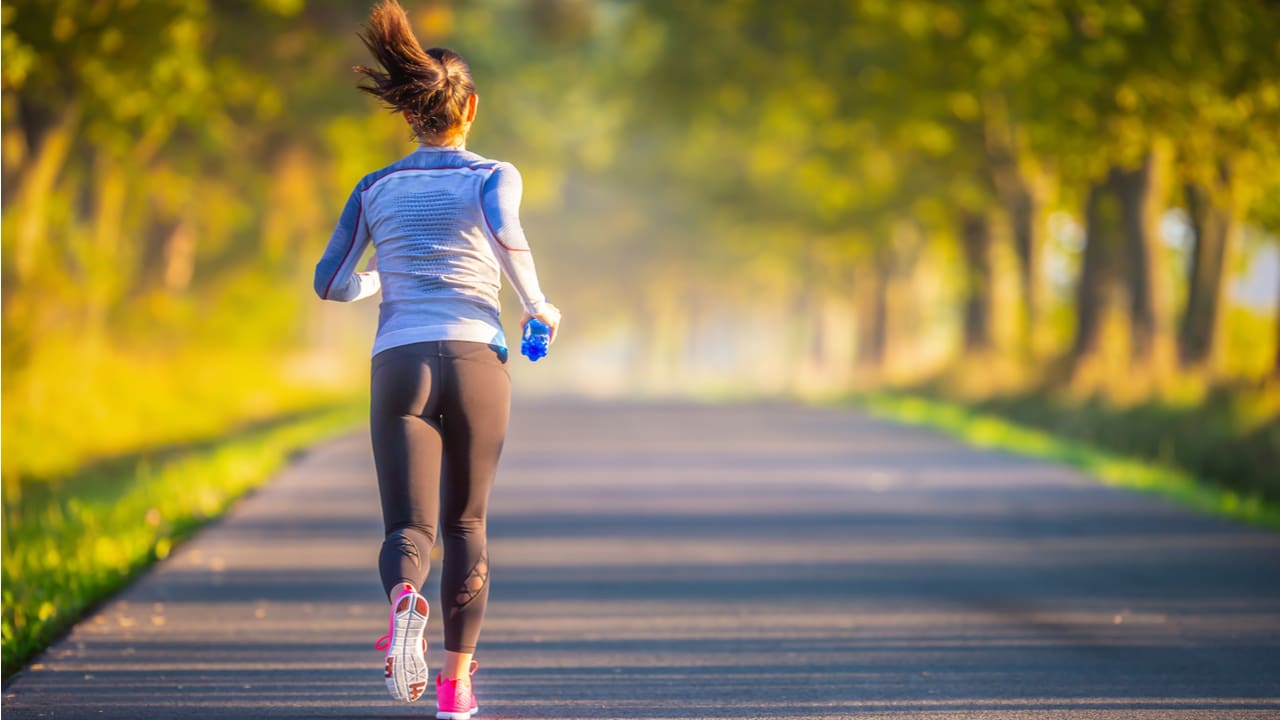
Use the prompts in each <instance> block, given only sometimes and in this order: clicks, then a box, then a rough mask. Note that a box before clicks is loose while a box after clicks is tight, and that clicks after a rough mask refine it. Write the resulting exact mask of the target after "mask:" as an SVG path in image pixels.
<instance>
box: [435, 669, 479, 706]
mask: <svg viewBox="0 0 1280 720" xmlns="http://www.w3.org/2000/svg"><path fill="white" fill-rule="evenodd" d="M479 667H480V663H478V662H476V661H475V660H472V661H471V671H470V672H468V673H467V678H466V679H465V680H454V679H448V680H446V679H445V678H444V677H442V676H440V675H436V720H471V716H472V715H475V714H476V713H478V712H480V706H479V705H477V704H476V694H475V693H474V692H472V690H471V676H472V675H475V674H476V670H477V669H479Z"/></svg>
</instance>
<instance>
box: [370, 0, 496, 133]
mask: <svg viewBox="0 0 1280 720" xmlns="http://www.w3.org/2000/svg"><path fill="white" fill-rule="evenodd" d="M359 35H360V39H361V40H363V41H364V44H365V47H367V48H369V52H371V53H373V57H374V59H376V60H377V61H378V64H379V65H381V66H382V69H381V70H377V69H374V68H367V67H365V66H363V65H357V66H355V71H356V72H358V73H362V74H364V75H365V76H366V77H368V79H369V81H370V82H369V84H362V85H360V86H359V87H360V89H361V90H363V91H364V92H367V93H369V94H370V95H373V96H374V97H376V98H378V99H379V100H381V101H382V102H383V103H384V104H385V105H386V106H387V109H389V110H393V111H395V112H402V113H407V114H408V115H409V124H410V125H411V126H412V127H413V134H414V135H415V136H416V137H417V138H418V140H419V141H421V142H424V143H428V144H439V143H440V141H448V140H451V139H452V138H453V136H454V135H455V134H456V133H457V132H458V131H459V130H460V129H461V126H462V123H463V120H464V119H465V118H466V113H467V99H468V98H469V97H471V96H472V95H474V94H475V91H476V86H475V83H474V82H473V81H472V80H471V69H470V68H469V67H467V62H466V61H465V60H463V59H462V56H461V55H459V54H458V53H456V52H454V51H452V50H448V49H446V48H431V49H430V50H423V49H422V45H420V44H418V39H417V38H416V37H414V35H413V28H412V27H411V26H410V25H409V18H408V16H406V15H405V12H404V8H402V7H400V3H399V2H398V1H397V0H380V2H379V3H378V4H377V5H376V6H374V8H373V12H372V13H371V14H370V15H369V22H368V23H366V24H365V26H364V29H363V30H362V31H361V32H360V33H359Z"/></svg>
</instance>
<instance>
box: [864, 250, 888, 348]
mask: <svg viewBox="0 0 1280 720" xmlns="http://www.w3.org/2000/svg"><path fill="white" fill-rule="evenodd" d="M866 286H867V287H868V292H866V293H865V294H864V295H863V298H862V302H861V303H859V305H860V306H861V310H860V312H859V313H858V314H859V315H860V316H861V319H860V320H859V322H858V329H859V332H858V364H860V365H863V366H867V367H875V368H880V367H882V366H883V365H884V360H885V353H886V350H887V348H888V346H889V279H888V278H887V277H885V268H884V263H879V262H876V263H873V264H872V265H871V267H870V270H869V272H867V273H866Z"/></svg>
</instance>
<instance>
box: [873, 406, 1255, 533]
mask: <svg viewBox="0 0 1280 720" xmlns="http://www.w3.org/2000/svg"><path fill="white" fill-rule="evenodd" d="M852 402H853V404H855V405H857V406H859V407H862V408H864V409H865V410H867V411H868V412H869V413H871V414H872V415H875V416H877V417H881V418H885V419H889V420H894V421H897V422H902V423H906V424H908V425H916V426H921V427H928V428H932V429H935V430H940V431H942V432H944V433H947V434H949V435H952V436H954V437H957V438H960V439H961V440H964V441H966V442H968V443H970V444H973V445H976V446H978V447H985V448H993V449H998V450H1004V451H1008V452H1013V453H1017V454H1020V455H1027V456H1031V457H1038V458H1045V459H1048V460H1054V461H1057V462H1063V463H1066V464H1069V465H1073V466H1075V467H1078V468H1080V469H1082V470H1084V471H1086V472H1088V473H1089V474H1091V475H1093V476H1094V477H1097V478H1099V479H1100V480H1102V481H1103V482H1105V483H1106V484H1108V485H1113V486H1116V487H1124V488H1132V489H1135V490H1140V491H1143V492H1149V493H1155V494H1158V495H1161V496H1164V497H1168V498H1171V499H1173V500H1175V501H1176V502H1179V503H1182V504H1184V505H1186V506H1188V507H1192V508H1195V509H1197V510H1201V511H1204V512H1209V513H1213V514H1218V515H1224V516H1226V517H1230V518H1235V519H1238V520H1243V521H1246V522H1249V523H1253V524H1256V525H1260V526H1263V527H1268V528H1273V529H1280V502H1277V501H1276V500H1275V499H1273V497H1272V496H1270V495H1269V494H1267V493H1264V492H1263V491H1262V490H1258V489H1249V490H1242V489H1241V488H1242V487H1243V488H1253V487H1255V486H1256V483H1257V482H1262V480H1259V479H1258V478H1262V479H1263V480H1265V478H1266V477H1267V476H1268V475H1273V474H1280V473H1276V468H1277V467H1280V465H1277V464H1274V463H1271V462H1269V461H1268V459H1267V458H1268V457H1271V455H1270V452H1271V451H1274V450H1275V446H1274V433H1275V428H1274V425H1273V424H1267V425H1264V426H1263V427H1261V428H1259V430H1258V431H1257V432H1256V433H1252V434H1246V435H1245V436H1243V438H1244V439H1243V440H1241V442H1249V441H1250V438H1253V437H1255V436H1259V437H1261V438H1262V439H1261V440H1258V441H1256V442H1258V443H1260V444H1261V449H1259V448H1252V449H1251V450H1240V449H1239V448H1235V447H1231V446H1230V444H1229V443H1223V439H1222V437H1220V435H1221V433H1222V432H1223V431H1222V430H1221V429H1212V430H1210V429H1209V428H1211V427H1212V425H1213V424H1212V423H1209V422H1201V423H1200V424H1199V426H1200V427H1201V432H1202V434H1204V436H1205V439H1204V441H1202V442H1200V443H1196V444H1194V447H1195V448H1197V449H1198V450H1197V451H1198V452H1199V451H1201V450H1199V449H1201V448H1203V450H1202V452H1203V453H1204V455H1203V458H1204V462H1205V464H1206V466H1209V467H1217V466H1218V465H1221V466H1222V467H1225V468H1227V469H1228V470H1229V469H1232V468H1239V467H1242V465H1241V463H1239V462H1236V461H1235V460H1231V461H1229V462H1226V463H1225V464H1224V463H1218V464H1215V462H1216V461H1215V460H1214V458H1216V457H1218V456H1220V455H1222V454H1224V453H1231V452H1241V453H1244V454H1245V456H1246V458H1247V459H1250V460H1253V461H1255V462H1258V463H1262V464H1260V465H1258V466H1256V467H1253V466H1248V467H1249V468H1250V475H1249V476H1248V477H1247V478H1244V479H1243V480H1242V479H1238V478H1237V479H1236V480H1237V483H1238V484H1237V486H1235V487H1232V486H1229V485H1228V484H1227V482H1224V480H1228V481H1229V480H1231V478H1220V477H1214V478H1213V480H1212V481H1211V480H1207V479H1205V478H1204V477H1202V476H1200V475H1198V474H1196V473H1195V472H1192V471H1191V470H1189V469H1188V468H1186V467H1178V466H1177V465H1174V464H1171V463H1170V462H1169V458H1173V457H1180V456H1176V455H1174V454H1173V453H1172V451H1170V449H1169V448H1170V445H1169V444H1168V443H1167V442H1165V441H1162V440H1161V439H1160V438H1166V437H1167V435H1165V434H1162V433H1161V432H1160V430H1161V426H1151V425H1147V426H1143V429H1142V430H1141V431H1138V432H1132V431H1131V432H1128V433H1124V432H1119V430H1118V428H1120V427H1122V426H1123V425H1124V424H1125V423H1126V422H1129V423H1132V422H1133V418H1132V417H1130V416H1129V415H1128V412H1129V411H1124V410H1112V411H1110V412H1108V411H1105V410H1103V409H1101V408H1100V407H1097V406H1090V407H1088V408H1086V409H1084V410H1080V409H1072V408H1066V407H1059V406H1055V405H1054V404H1053V403H1052V402H1051V401H1049V400H1045V399H1043V398H1040V399H1035V398H1021V399H1019V400H1018V401H1017V402H1016V403H1014V402H1012V401H1004V402H1003V403H1001V402H989V403H987V404H986V405H985V406H977V407H969V406H966V405H963V404H960V403H957V402H951V401H947V400H941V399H933V398H928V397H923V396H920V395H914V394H904V393H893V392H883V393H869V394H865V395H859V396H856V397H855V398H853V399H852ZM986 408H996V409H1004V410H1005V411H1006V412H1012V411H1013V409H1017V411H1018V412H1022V413H1027V414H1032V413H1035V417H1036V419H1037V424H1043V425H1047V426H1049V427H1050V428H1057V431H1056V432H1055V431H1054V430H1051V429H1045V428H1044V427H1032V426H1030V425H1029V424H1024V423H1020V422H1017V421H1015V420H1011V419H1009V418H1008V417H1002V416H1001V413H998V412H996V411H994V410H992V409H986ZM1146 412H1148V413H1150V412H1151V411H1150V410H1149V409H1148V410H1147V411H1146ZM1105 415H1109V416H1110V417H1109V419H1104V418H1103V416H1105ZM1073 427H1079V428H1088V437H1089V438H1090V439H1091V440H1094V442H1086V441H1084V440H1080V439H1074V438H1072V437H1069V436H1068V437H1064V435H1067V434H1069V433H1071V432H1073V430H1071V429H1070V428H1073ZM1129 427H1130V428H1132V427H1134V426H1133V425H1132V424H1130V425H1129ZM1189 427H1190V430H1189V431H1188V432H1192V433H1194V430H1195V427H1196V425H1195V424H1194V423H1192V424H1191V425H1190V426H1189ZM1064 428H1065V429H1064ZM1108 428H1110V429H1112V430H1113V431H1115V432H1119V435H1118V436H1117V437H1115V438H1113V439H1112V440H1111V442H1114V443H1117V444H1122V445H1124V446H1125V447H1128V448H1131V450H1132V451H1133V452H1131V453H1126V454H1122V453H1119V452H1115V451H1113V450H1107V449H1103V448H1100V447H1099V446H1098V445H1099V443H1098V438H1101V437H1104V435H1105V433H1106V432H1107V430H1108ZM1142 438H1146V441H1145V444H1144V442H1143V441H1142V440H1141V439H1142ZM1214 442H1219V443H1223V444H1219V445H1217V446H1214V444H1213V443H1214ZM1251 447H1252V446H1251ZM1139 454H1140V455H1146V456H1147V457H1135V455H1139ZM1162 456H1163V459H1161V458H1162ZM1194 457H1200V456H1199V455H1196V456H1194ZM1255 473H1256V475H1257V478H1255V477H1254V474H1255ZM1272 481H1273V482H1274V481H1280V478H1272Z"/></svg>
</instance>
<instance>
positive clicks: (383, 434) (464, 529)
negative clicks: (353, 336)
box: [369, 340, 511, 653]
mask: <svg viewBox="0 0 1280 720" xmlns="http://www.w3.org/2000/svg"><path fill="white" fill-rule="evenodd" d="M506 361H507V351H506V350H505V349H503V348H500V347H497V346H495V345H486V344H485V343H479V342H466V341H461V340H442V341H433V342H419V343H413V344H410V345H401V346H398V347H392V348H388V349H386V350H383V351H381V352H379V353H378V354H376V355H374V356H373V361H372V366H371V375H372V378H371V380H372V383H371V384H372V388H371V401H370V406H369V425H370V434H371V435H372V439H373V459H374V464H375V466H376V467H377V472H378V489H379V493H380V494H381V496H382V521H383V525H384V527H385V530H386V538H385V539H384V540H383V543H382V552H381V553H380V554H379V557H378V570H379V572H380V573H381V575H382V585H383V590H384V591H386V592H387V593H390V592H391V588H393V587H395V586H396V585H397V584H399V583H402V582H407V583H411V584H412V585H413V586H414V587H415V588H419V589H421V588H422V586H423V584H424V583H425V582H426V580H427V573H428V571H429V569H430V553H431V547H432V546H433V545H434V544H435V541H436V522H437V519H438V520H439V523H440V530H441V533H442V534H443V538H444V568H443V569H442V571H441V575H440V605H441V609H442V611H443V613H444V615H443V618H444V646H445V649H446V650H450V651H453V652H463V653H469V652H475V647H476V640H477V639H478V638H479V636H480V624H481V622H482V621H483V619H484V609H485V604H486V601H487V600H488V597H489V557H488V552H487V551H486V549H485V513H486V509H487V505H488V502H489V490H490V488H492V487H493V480H494V475H495V474H496V473H497V470H498V456H499V455H500V454H501V452H502V443H503V440H504V439H505V437H506V434H507V419H508V416H509V413H510V407H511V378H510V376H509V375H508V373H507V366H506Z"/></svg>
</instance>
